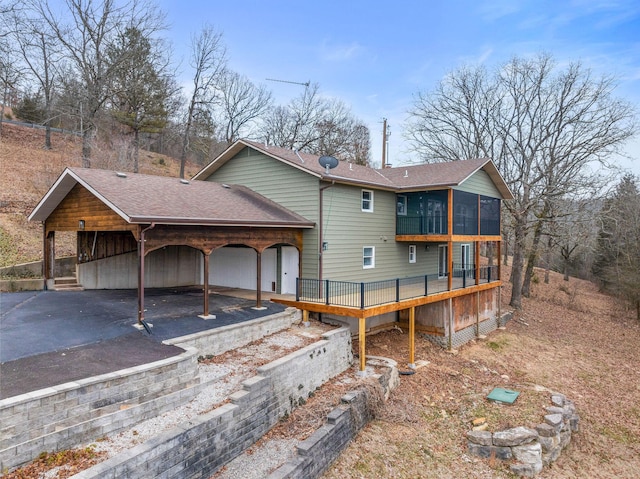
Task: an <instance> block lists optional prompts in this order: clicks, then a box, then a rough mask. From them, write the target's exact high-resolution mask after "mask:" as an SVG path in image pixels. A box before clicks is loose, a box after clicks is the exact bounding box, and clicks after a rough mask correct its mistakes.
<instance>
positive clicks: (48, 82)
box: [12, 8, 61, 149]
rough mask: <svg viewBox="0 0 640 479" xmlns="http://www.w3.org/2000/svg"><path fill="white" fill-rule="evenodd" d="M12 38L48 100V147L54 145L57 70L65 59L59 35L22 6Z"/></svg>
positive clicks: (46, 110)
mask: <svg viewBox="0 0 640 479" xmlns="http://www.w3.org/2000/svg"><path fill="white" fill-rule="evenodd" d="M12 23H13V25H14V29H13V35H12V38H13V40H14V42H15V45H16V46H17V48H18V50H19V53H20V55H21V57H22V61H23V62H24V65H25V66H26V68H25V71H26V72H27V74H28V77H29V78H30V79H31V80H33V81H34V83H35V84H36V85H37V86H38V89H39V90H40V91H41V92H42V100H43V102H44V126H45V144H44V147H45V148H46V149H51V122H52V119H53V113H52V106H53V99H54V89H55V86H56V84H57V82H58V79H59V73H58V71H57V68H58V65H59V63H60V60H61V55H60V51H59V48H57V45H56V39H55V36H54V35H53V34H52V32H51V30H50V29H49V28H48V25H47V24H46V22H44V21H42V20H41V19H40V18H38V17H37V16H36V15H35V14H34V12H33V10H30V9H26V8H25V9H22V10H21V11H20V12H15V13H14V15H13V19H12Z"/></svg>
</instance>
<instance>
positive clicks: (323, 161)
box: [318, 156, 339, 174]
mask: <svg viewBox="0 0 640 479" xmlns="http://www.w3.org/2000/svg"><path fill="white" fill-rule="evenodd" d="M318 163H320V165H321V166H323V167H324V169H325V173H327V174H329V170H330V169H332V168H335V167H336V166H338V163H339V161H338V160H337V159H336V158H334V157H333V156H321V157H320V158H318Z"/></svg>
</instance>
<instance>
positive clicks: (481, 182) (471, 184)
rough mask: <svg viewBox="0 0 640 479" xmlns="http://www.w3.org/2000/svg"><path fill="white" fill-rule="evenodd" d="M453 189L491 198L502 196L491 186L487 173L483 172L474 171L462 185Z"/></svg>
mask: <svg viewBox="0 0 640 479" xmlns="http://www.w3.org/2000/svg"><path fill="white" fill-rule="evenodd" d="M454 189H456V190H460V191H466V192H468V193H476V194H479V195H484V196H490V197H492V198H502V195H501V194H500V192H499V191H498V189H497V188H496V187H495V185H494V184H493V181H492V180H491V178H490V177H489V175H488V174H487V172H486V171H484V170H480V171H476V172H475V173H474V174H473V175H471V177H469V178H468V179H467V180H466V181H465V182H464V183H462V184H461V185H460V186H457V187H455V188H454Z"/></svg>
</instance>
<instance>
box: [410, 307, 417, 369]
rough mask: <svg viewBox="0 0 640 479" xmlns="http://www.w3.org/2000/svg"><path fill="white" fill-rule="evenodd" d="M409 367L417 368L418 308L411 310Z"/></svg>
mask: <svg viewBox="0 0 640 479" xmlns="http://www.w3.org/2000/svg"><path fill="white" fill-rule="evenodd" d="M409 367H410V368H411V369H415V368H416V307H415V306H412V307H411V308H409Z"/></svg>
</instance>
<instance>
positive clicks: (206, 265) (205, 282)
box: [202, 251, 211, 319]
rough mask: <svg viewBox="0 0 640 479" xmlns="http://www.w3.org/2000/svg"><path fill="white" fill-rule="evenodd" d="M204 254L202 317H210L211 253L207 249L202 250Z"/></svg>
mask: <svg viewBox="0 0 640 479" xmlns="http://www.w3.org/2000/svg"><path fill="white" fill-rule="evenodd" d="M202 255H203V256H204V278H203V281H202V283H203V285H202V292H203V297H204V311H203V312H202V318H203V319H205V318H208V317H209V258H210V256H211V255H210V253H207V252H206V251H203V252H202Z"/></svg>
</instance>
